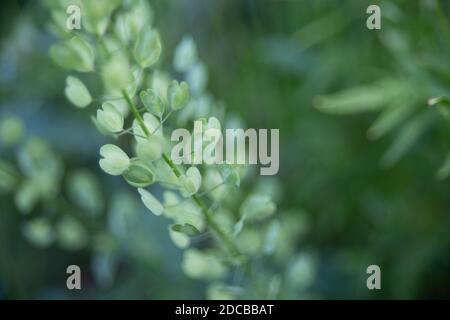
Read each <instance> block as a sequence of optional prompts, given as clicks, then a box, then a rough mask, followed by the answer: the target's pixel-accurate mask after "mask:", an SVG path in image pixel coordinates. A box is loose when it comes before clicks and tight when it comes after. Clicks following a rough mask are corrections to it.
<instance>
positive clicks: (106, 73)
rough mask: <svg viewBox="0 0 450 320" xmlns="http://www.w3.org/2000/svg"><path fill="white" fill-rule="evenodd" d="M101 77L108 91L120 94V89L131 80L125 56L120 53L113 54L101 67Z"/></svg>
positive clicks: (124, 87) (126, 85)
mask: <svg viewBox="0 0 450 320" xmlns="http://www.w3.org/2000/svg"><path fill="white" fill-rule="evenodd" d="M102 79H103V83H104V85H105V88H106V90H107V91H108V92H110V93H114V94H116V95H120V96H122V93H121V91H122V90H123V89H126V88H127V87H128V86H129V85H130V84H131V83H132V81H133V80H132V79H133V78H132V74H131V72H130V65H129V63H128V60H127V58H126V57H125V56H124V55H122V54H120V53H118V54H115V55H113V56H112V57H111V58H110V59H109V61H108V62H107V63H106V64H105V65H104V67H103V69H102Z"/></svg>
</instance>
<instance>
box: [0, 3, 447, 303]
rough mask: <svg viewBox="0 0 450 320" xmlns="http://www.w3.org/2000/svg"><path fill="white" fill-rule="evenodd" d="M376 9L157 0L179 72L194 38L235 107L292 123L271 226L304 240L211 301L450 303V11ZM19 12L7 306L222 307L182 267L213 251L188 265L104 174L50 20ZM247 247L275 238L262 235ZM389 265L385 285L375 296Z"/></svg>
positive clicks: (7, 201) (267, 122)
mask: <svg viewBox="0 0 450 320" xmlns="http://www.w3.org/2000/svg"><path fill="white" fill-rule="evenodd" d="M371 2H372V1H365V0H364V1H357V0H348V1H337V0H335V1H325V0H317V1H306V0H298V1H281V0H279V1H277V0H259V1H257V0H232V1H230V0H217V1H206V0H192V1H182V0H173V1H161V0H155V1H151V5H152V7H153V11H154V13H155V14H154V16H155V17H154V23H155V24H156V26H157V27H158V30H159V31H160V33H161V38H162V39H164V41H163V44H164V47H163V49H162V53H161V55H162V56H161V59H162V65H163V66H166V67H167V68H170V66H171V64H172V53H173V52H174V49H175V46H176V45H177V44H178V43H179V42H180V40H181V39H182V38H183V36H184V35H185V34H191V35H192V37H193V38H194V39H195V41H196V43H197V46H198V54H199V55H200V56H201V58H202V60H203V61H204V64H205V66H206V69H207V70H208V71H207V72H208V73H207V78H208V91H210V92H212V93H213V94H214V96H215V97H219V98H220V99H221V100H223V102H224V104H225V105H226V108H227V112H228V113H230V112H231V113H235V114H237V115H239V116H240V117H241V118H243V119H245V122H246V126H248V127H254V128H280V144H281V145H280V152H281V154H280V160H281V164H280V173H279V176H278V179H279V180H278V181H279V183H276V182H271V181H270V179H267V181H264V182H262V183H260V188H262V189H264V190H266V191H267V192H270V194H271V195H272V197H274V198H275V200H276V202H277V204H278V206H279V208H280V209H281V211H280V213H279V214H280V215H281V216H282V217H283V219H282V220H280V221H275V222H274V224H273V225H271V226H270V227H269V228H273V229H276V228H282V230H287V231H285V232H284V233H282V234H281V235H280V237H279V238H278V239H277V241H280V242H281V243H283V244H286V246H285V247H283V246H280V248H281V249H279V250H278V251H276V252H274V253H273V254H274V259H275V262H273V261H272V262H270V261H266V260H267V259H265V258H264V257H262V258H261V259H255V261H254V263H253V264H252V265H251V270H250V273H251V274H253V275H254V276H253V277H252V278H251V279H248V278H246V277H244V276H243V273H244V272H243V270H236V272H235V273H234V274H233V276H232V277H233V279H232V282H233V283H234V284H235V285H229V284H221V283H215V284H214V285H213V286H210V287H208V289H207V296H208V297H210V298H227V297H236V296H239V295H240V294H242V292H241V291H242V288H247V289H248V288H249V287H250V289H251V290H252V292H254V293H255V294H254V295H253V297H264V298H348V299H354V298H448V297H449V296H450V236H449V233H448V229H449V227H450V217H449V216H448V211H447V210H449V209H450V202H449V199H450V198H449V197H448V194H447V192H448V188H449V187H450V185H449V180H448V179H446V178H447V175H448V173H449V172H450V169H449V168H450V165H449V163H450V161H448V160H446V159H448V152H449V147H450V131H449V129H450V128H449V122H448V111H447V108H448V98H447V97H449V96H450V89H449V88H450V76H449V75H450V70H449V69H450V64H449V63H448V57H449V55H450V28H449V21H450V20H449V18H450V17H449V14H450V3H449V2H448V1H442V0H441V1H437V0H420V1H413V2H411V1H406V0H398V1H374V2H376V3H378V4H379V5H380V7H381V10H382V29H381V30H368V29H367V28H366V26H365V21H366V18H367V14H366V13H365V12H366V8H367V6H368V5H369V4H372V3H371ZM12 3H13V4H9V5H8V6H9V8H8V9H7V8H6V7H5V9H4V10H3V9H2V15H4V16H5V19H1V21H2V24H4V25H5V28H2V33H1V35H0V36H1V52H0V117H1V119H0V120H1V121H0V122H1V126H0V133H1V139H2V141H1V144H0V159H1V162H0V190H1V194H0V297H4V298H156V299H164V298H204V297H205V285H206V283H205V282H203V281H197V280H192V279H189V278H188V277H186V276H185V275H184V274H183V273H182V269H184V270H185V271H186V272H187V273H190V274H191V275H193V276H194V278H195V273H196V272H199V271H201V270H199V269H198V267H197V265H196V263H198V261H199V260H201V259H203V258H204V257H203V256H202V254H201V252H197V251H191V253H190V257H188V259H186V260H184V261H185V263H183V265H181V252H180V251H179V250H178V249H177V248H176V247H175V246H173V244H172V243H171V241H170V240H169V237H170V236H169V234H168V233H167V225H166V223H165V222H164V221H161V220H160V219H158V218H157V217H154V216H150V215H149V214H148V213H146V212H145V208H144V207H143V206H142V205H140V204H139V198H138V197H137V196H136V195H134V194H130V193H129V187H128V186H127V185H126V183H119V182H117V180H115V179H113V178H112V177H109V176H105V175H104V174H103V173H102V172H101V171H100V169H99V167H98V164H97V161H98V159H97V150H98V148H99V146H101V145H103V144H105V143H106V141H107V140H106V139H105V138H103V137H101V136H100V135H99V134H98V133H97V132H96V130H95V129H94V128H93V126H92V125H91V123H90V121H89V111H88V110H85V109H83V110H80V109H75V108H70V107H69V104H68V102H67V100H66V98H65V96H64V87H65V84H64V79H65V76H66V75H65V73H64V72H63V71H62V70H61V69H60V68H58V67H56V66H54V65H53V64H52V63H51V61H50V59H49V57H48V48H49V46H50V45H51V44H52V43H53V42H54V39H53V38H52V36H51V35H50V33H49V32H48V29H47V28H46V27H47V25H48V22H49V21H50V17H49V16H48V12H47V11H46V10H45V8H44V7H43V6H41V4H40V3H39V2H38V1H36V2H35V1H28V2H27V1H19V2H17V3H14V2H12ZM6 13H8V14H6ZM181 68H182V66H181ZM199 72H204V70H203V71H201V70H200V71H199ZM440 97H442V98H440ZM436 98H437V100H436ZM430 99H431V100H430ZM337 114H339V115H340V116H336V115H337ZM13 116H15V117H17V118H14V117H13ZM15 119H22V121H23V122H24V125H23V126H21V125H20V124H19V123H20V122H18V121H17V120H15ZM5 132H6V134H5ZM43 150H45V152H44V151H43ZM24 177H28V178H30V179H24ZM25 181H27V183H26V184H24V182H25ZM33 181H34V183H33ZM19 186H20V187H19ZM18 187H19V188H20V189H19V190H20V192H19V193H17V194H16V196H15V197H13V196H12V195H11V194H10V193H8V190H11V189H12V188H14V190H15V189H16V188H18ZM277 224H281V225H277ZM49 226H52V228H51V230H53V231H51V232H49V230H50V229H49ZM266 234H267V235H270V234H271V232H267V233H266ZM237 241H240V242H241V243H242V246H243V247H244V248H245V250H247V251H248V252H252V251H255V250H256V251H257V250H260V249H261V246H264V244H263V243H261V240H260V239H259V238H258V230H254V232H252V231H251V230H250V231H249V232H246V233H245V234H244V233H242V234H240V235H239V237H238V238H237ZM199 242H200V246H201V239H199ZM87 243H90V244H93V245H89V246H88V245H87ZM269 243H270V242H269ZM265 250H269V251H270V248H267V249H265ZM211 263H213V264H214V262H211ZM69 264H79V265H80V266H81V268H82V270H83V272H84V273H83V279H85V281H86V285H85V286H84V288H85V289H83V290H82V291H81V292H69V291H68V290H66V289H65V277H66V274H65V268H66V267H67V266H68V265H69ZM371 264H377V265H379V266H380V267H381V270H382V290H380V291H376V290H375V291H369V290H367V288H366V277H367V275H366V268H367V266H369V265H371ZM202 265H203V264H202ZM206 271H210V272H221V270H220V267H219V268H212V269H211V270H206ZM206 271H205V272H206Z"/></svg>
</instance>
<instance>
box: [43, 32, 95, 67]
mask: <svg viewBox="0 0 450 320" xmlns="http://www.w3.org/2000/svg"><path fill="white" fill-rule="evenodd" d="M50 56H51V57H52V59H53V60H54V61H55V62H56V63H57V64H58V65H60V66H61V67H63V68H65V69H73V70H76V71H80V72H90V71H92V70H93V69H94V60H95V54H94V49H93V48H92V46H91V45H90V44H89V42H87V41H86V40H84V39H83V38H82V37H80V36H74V37H72V38H71V39H70V40H66V41H63V42H59V43H56V44H54V45H53V46H52V47H51V48H50Z"/></svg>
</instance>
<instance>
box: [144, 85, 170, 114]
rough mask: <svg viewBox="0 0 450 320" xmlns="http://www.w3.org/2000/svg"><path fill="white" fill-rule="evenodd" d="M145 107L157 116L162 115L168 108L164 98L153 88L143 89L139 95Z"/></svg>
mask: <svg viewBox="0 0 450 320" xmlns="http://www.w3.org/2000/svg"><path fill="white" fill-rule="evenodd" d="M139 96H140V98H141V101H142V103H143V104H144V106H145V108H146V109H147V110H148V111H149V112H151V113H153V114H154V115H155V116H158V117H161V116H162V115H163V113H164V110H165V108H166V106H165V104H164V102H163V100H162V99H161V98H160V97H159V96H158V95H157V94H156V92H155V91H153V90H152V89H148V90H146V91H141V94H140V95H139Z"/></svg>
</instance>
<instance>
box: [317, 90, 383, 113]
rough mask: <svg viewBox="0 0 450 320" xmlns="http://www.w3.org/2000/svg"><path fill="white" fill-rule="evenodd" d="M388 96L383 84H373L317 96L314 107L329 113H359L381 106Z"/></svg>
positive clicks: (377, 108)
mask: <svg viewBox="0 0 450 320" xmlns="http://www.w3.org/2000/svg"><path fill="white" fill-rule="evenodd" d="M389 98H390V94H389V93H388V92H386V89H385V87H384V86H383V85H381V84H374V85H372V86H363V87H357V88H351V89H347V90H344V91H341V92H338V93H335V94H330V95H326V96H320V97H317V98H316V100H315V107H316V108H317V109H319V110H320V111H322V112H325V113H329V114H352V113H361V112H368V111H375V110H379V109H381V108H383V107H384V106H385V104H386V103H387V102H388V101H389Z"/></svg>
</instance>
